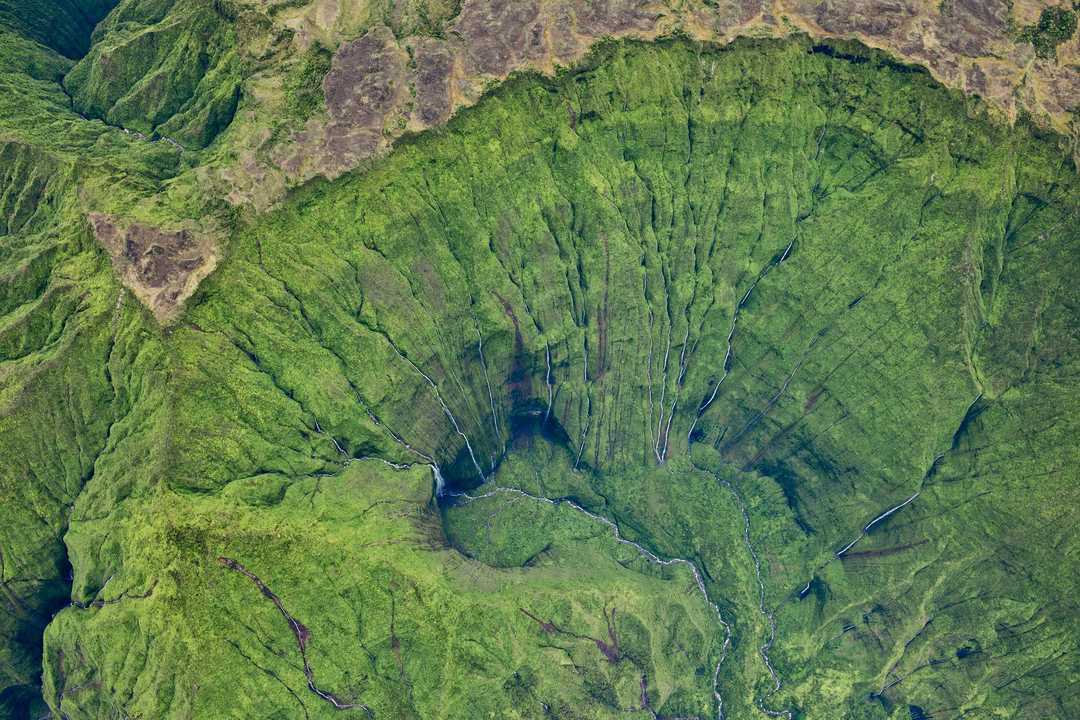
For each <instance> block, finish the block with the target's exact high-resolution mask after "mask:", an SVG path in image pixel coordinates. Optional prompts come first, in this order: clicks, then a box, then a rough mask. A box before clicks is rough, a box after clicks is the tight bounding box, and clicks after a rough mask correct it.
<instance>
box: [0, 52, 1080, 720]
mask: <svg viewBox="0 0 1080 720" xmlns="http://www.w3.org/2000/svg"><path fill="white" fill-rule="evenodd" d="M102 132H103V133H104V132H107V131H105V130H102ZM103 137H112V136H103ZM140 147H141V146H140ZM4 152H5V153H8V154H5V155H4V156H3V157H8V156H9V155H10V157H12V158H13V160H12V162H11V163H9V164H6V165H5V168H8V167H10V168H12V169H11V170H7V169H5V174H4V175H3V177H12V178H17V179H16V180H14V181H10V182H8V186H11V187H15V188H16V189H17V192H19V193H20V195H25V198H26V199H21V200H16V201H10V200H7V199H5V200H4V202H2V203H0V208H4V213H5V214H4V217H5V218H7V219H6V220H4V222H5V223H6V224H7V225H8V226H9V227H17V228H19V229H18V230H17V231H16V232H14V233H13V234H9V235H8V236H5V244H4V247H5V253H7V254H6V255H5V256H4V259H3V263H4V268H5V269H6V270H7V269H8V268H10V271H9V272H11V274H12V275H11V276H12V278H13V281H12V282H11V283H10V287H11V288H12V290H10V291H9V290H7V289H6V288H7V286H5V293H7V294H8V296H10V297H11V298H12V300H11V301H10V302H8V301H6V300H5V302H6V303H7V304H6V305H5V310H6V314H5V315H4V319H3V322H4V323H5V327H10V328H12V330H11V331H10V335H8V336H9V337H11V338H13V339H12V340H11V341H10V342H9V343H8V345H9V347H10V348H12V349H11V350H9V351H8V352H7V354H6V355H5V356H4V359H3V365H2V366H0V367H2V370H0V372H2V373H3V374H2V375H0V378H2V379H3V382H4V385H3V393H4V395H2V396H0V397H4V398H6V399H7V402H8V405H7V406H6V407H5V410H4V414H3V415H2V418H0V422H3V423H5V431H4V432H3V433H2V434H0V449H2V455H0V457H2V458H3V459H4V463H3V464H2V465H0V467H2V470H0V472H3V473H5V474H4V475H2V476H0V477H2V478H3V485H2V486H0V487H2V488H3V492H4V493H5V495H4V512H5V516H8V515H10V517H11V518H12V522H11V523H9V524H8V526H7V527H10V528H13V529H12V530H10V531H9V533H8V535H7V536H3V535H0V548H3V550H4V552H5V565H4V569H3V573H4V574H3V579H4V589H5V590H6V591H10V593H9V594H10V595H11V596H12V597H14V598H15V600H14V601H12V602H10V603H9V606H10V608H13V609H11V610H10V612H7V611H5V612H6V613H7V614H5V615H4V616H3V617H4V618H5V620H4V622H5V623H8V624H7V625H5V626H3V627H4V632H5V633H6V635H5V637H10V638H13V639H17V642H16V641H15V640H11V641H8V642H7V644H6V647H8V648H15V650H16V651H15V652H12V651H10V650H9V651H8V653H9V654H8V655H7V656H5V658H4V665H3V667H4V668H5V669H6V668H7V667H9V666H10V667H11V668H13V670H12V671H11V672H9V673H8V674H9V678H8V679H7V680H6V684H7V685H10V686H11V688H12V689H10V690H9V691H8V692H7V696H6V698H5V699H6V700H7V701H8V703H9V705H8V706H9V707H12V708H14V707H20V708H22V710H21V712H28V710H27V709H26V708H27V707H28V705H27V702H26V701H25V697H27V696H29V694H30V690H29V689H28V688H31V687H32V686H33V684H34V682H35V677H34V672H33V670H34V668H33V666H34V660H35V658H34V652H35V650H36V647H35V646H34V644H33V640H34V639H35V638H37V639H38V641H40V635H41V632H40V628H41V627H42V626H43V625H44V624H45V623H46V622H47V621H48V620H49V614H50V612H51V611H53V610H54V609H56V607H58V605H59V604H60V598H61V596H62V595H63V594H65V592H67V588H66V586H65V583H66V582H70V597H71V600H72V601H73V605H72V606H70V607H67V608H65V609H63V610H61V611H60V612H59V613H58V614H57V615H56V616H55V617H54V618H53V619H52V621H51V623H49V627H48V629H47V630H46V631H45V640H44V658H43V663H44V698H45V701H46V702H47V703H48V704H49V706H50V708H51V711H52V712H53V713H54V714H56V715H58V716H59V715H64V716H67V717H70V718H95V717H111V716H124V715H127V716H143V717H163V718H164V717H177V718H179V717H252V716H259V717H263V716H266V717H300V716H304V717H313V716H315V717H322V716H327V717H364V716H366V715H369V714H374V715H375V716H376V717H422V718H429V717H477V716H493V717H529V718H532V717H536V718H540V717H567V718H569V717H590V718H592V717H614V716H616V715H627V714H629V715H631V716H635V715H636V716H639V717H657V716H660V717H685V716H693V717H715V716H716V714H717V710H718V708H717V704H716V703H715V702H714V700H715V698H714V697H713V691H714V689H715V691H716V692H718V693H719V695H720V697H721V698H723V703H724V704H723V707H724V711H725V713H726V716H727V717H732V718H741V717H753V716H755V715H757V714H759V713H761V712H762V709H763V708H764V709H766V710H770V711H772V712H780V711H782V710H786V709H788V708H790V710H789V712H790V713H791V714H792V716H801V717H813V718H832V717H865V718H879V719H881V718H892V719H893V720H895V719H896V718H918V717H929V716H933V717H936V718H944V717H954V716H964V717H968V718H973V717H978V718H983V717H985V718H990V717H1017V718H1042V717H1055V718H1057V717H1060V718H1069V717H1072V716H1074V715H1076V714H1077V704H1078V703H1080V695H1078V693H1077V688H1078V687H1080V685H1078V684H1077V683H1078V680H1080V668H1078V666H1077V659H1076V658H1077V650H1078V647H1077V645H1078V640H1080V638H1078V636H1077V634H1076V631H1075V626H1076V619H1077V617H1078V612H1077V608H1076V604H1075V600H1074V597H1075V595H1076V589H1077V588H1076V577H1077V574H1076V573H1075V572H1073V569H1074V568H1075V564H1076V551H1077V546H1076V539H1075V535H1074V534H1072V533H1070V531H1069V529H1070V528H1071V527H1072V524H1073V522H1074V520H1075V516H1076V513H1077V507H1078V504H1077V496H1076V492H1077V491H1076V488H1075V477H1076V475H1075V470H1073V468H1074V467H1075V463H1076V457H1075V456H1076V454H1077V441H1076V437H1077V427H1076V424H1077V422H1078V416H1077V412H1076V400H1075V398H1076V397H1077V393H1076V390H1077V379H1076V378H1077V375H1076V366H1075V363H1076V362H1077V361H1076V359H1075V358H1076V357H1078V353H1077V351H1078V349H1080V348H1077V332H1078V330H1077V327H1078V325H1077V314H1076V313H1077V296H1076V292H1077V290H1076V289H1075V283H1073V282H1072V276H1073V275H1074V274H1075V270H1076V260H1075V252H1074V248H1075V245H1076V242H1077V234H1078V230H1077V228H1078V227H1080V223H1078V220H1080V218H1078V210H1080V203H1078V199H1077V197H1078V196H1077V178H1076V172H1075V168H1074V167H1073V166H1072V165H1071V164H1070V163H1069V162H1067V161H1065V160H1063V158H1062V157H1061V155H1060V154H1059V153H1058V151H1057V150H1055V148H1054V145H1053V144H1052V142H1051V141H1050V140H1049V139H1046V138H1040V137H1038V136H1037V135H1036V134H1034V133H1033V132H1032V131H1031V130H1030V129H1028V128H1027V127H1024V126H1021V127H1019V128H1016V129H1008V128H1004V127H1001V126H998V125H995V124H993V123H991V122H990V121H988V120H986V119H985V118H984V117H983V116H982V115H981V114H980V108H979V106H978V104H977V103H973V102H965V101H963V100H962V99H960V98H959V97H957V96H955V95H953V94H951V93H949V92H946V91H945V90H943V89H941V88H940V87H939V86H937V85H936V84H935V83H933V82H932V81H931V80H930V79H929V77H928V76H926V75H925V74H923V73H920V72H917V71H913V70H912V69H910V68H907V67H904V66H898V65H895V64H893V63H890V62H888V61H886V60H884V59H883V58H882V57H881V56H879V55H876V54H873V53H868V52H867V51H865V50H862V49H859V48H856V47H846V46H813V45H811V44H810V43H808V42H788V43H751V42H745V43H738V44H736V45H734V46H732V47H731V48H729V49H727V50H722V51H721V50H716V49H711V48H708V47H702V46H698V45H694V44H691V43H687V42H668V43H661V44H657V45H611V46H608V47H605V48H604V49H603V51H602V52H599V53H597V54H596V55H595V56H594V57H593V59H592V61H591V63H590V65H589V66H587V67H583V68H581V69H579V70H576V71H574V72H566V73H563V74H561V75H560V76H559V77H557V78H556V79H554V80H542V79H537V78H532V77H528V78H519V79H517V80H515V81H512V82H511V83H509V84H507V85H506V86H504V87H503V88H501V89H499V90H497V91H495V92H493V93H492V94H491V95H490V96H489V97H487V98H486V99H485V100H484V101H483V102H482V103H481V104H480V105H479V106H477V107H476V108H475V109H473V110H469V111H466V112H464V113H462V114H461V115H460V116H459V117H458V118H456V119H455V120H454V121H452V122H451V123H450V124H449V125H448V126H447V127H446V128H445V129H444V130H440V131H437V132H434V133H430V134H427V135H424V136H422V137H418V138H414V139H411V140H409V141H406V142H402V143H399V145H398V147H397V148H396V149H395V151H394V153H393V154H392V155H391V156H390V157H388V158H387V159H385V160H384V161H382V162H380V163H379V164H378V165H377V166H375V167H374V168H372V169H371V170H370V171H369V172H367V173H365V174H363V175H358V176H346V177H343V178H341V179H339V180H338V181H335V182H332V183H315V184H311V185H309V186H307V187H305V188H304V189H302V190H301V191H299V192H297V193H296V194H295V196H294V197H293V198H292V199H291V200H290V201H289V202H288V203H287V204H286V205H285V206H284V207H282V208H281V209H279V210H278V211H276V212H274V213H272V214H270V215H268V216H264V217H260V218H256V219H253V220H251V221H249V222H247V223H246V224H245V226H244V227H243V228H241V229H240V231H239V232H238V233H237V234H236V235H235V236H234V237H233V238H232V239H231V240H230V245H229V247H228V251H227V256H226V257H225V259H224V260H223V262H222V263H221V264H220V266H219V268H218V270H217V271H216V272H215V274H214V275H212V276H211V277H210V278H208V279H207V280H206V281H205V282H204V284H203V285H202V287H201V289H200V291H199V293H198V294H197V295H196V296H195V297H194V298H193V299H192V301H190V303H189V307H188V309H187V310H186V312H185V314H184V315H183V316H182V317H181V318H180V319H179V320H178V321H177V322H176V323H175V324H174V325H173V326H172V327H171V328H170V329H168V330H167V331H161V330H158V329H157V328H156V326H155V325H154V324H153V322H152V321H151V320H150V319H149V318H148V316H147V315H145V313H141V312H138V311H137V310H136V307H135V305H134V304H133V303H132V301H130V300H126V299H125V298H126V296H125V295H122V294H121V292H120V290H119V289H118V287H117V284H116V283H115V281H113V280H112V276H111V274H110V272H109V267H108V264H107V260H106V258H105V256H104V254H103V253H102V252H101V251H100V250H97V249H95V248H94V247H93V246H92V245H91V244H90V243H89V242H88V241H87V239H88V237H89V235H88V229H87V226H86V224H85V222H84V221H82V219H81V217H80V216H79V214H78V213H77V212H74V211H68V212H66V213H65V211H64V208H65V207H70V206H65V205H64V204H63V201H64V198H70V195H69V194H60V196H59V199H58V200H56V201H55V203H56V205H55V208H54V209H51V210H50V209H49V208H50V207H52V206H50V205H49V204H48V203H49V202H53V201H52V200H50V198H51V197H52V196H51V195H50V192H49V188H50V187H53V185H51V183H54V182H58V181H56V180H51V179H50V178H54V177H63V175H62V173H64V172H69V170H65V168H68V167H73V168H75V169H78V168H79V167H80V166H79V165H78V164H77V163H76V164H71V161H70V160H69V158H68V157H67V156H66V155H64V154H63V153H60V154H58V155H57V158H56V159H55V160H53V161H50V163H45V162H42V161H41V160H39V159H34V160H33V162H29V161H28V160H27V159H26V158H29V157H31V155H29V154H28V153H30V154H32V153H33V152H34V151H33V150H32V149H30V150H27V149H24V148H21V147H12V148H11V149H10V150H5V151H4ZM155 152H156V151H155ZM142 157H146V158H157V157H158V156H157V155H145V156H144V155H138V156H136V157H133V158H130V159H129V160H126V161H125V162H127V161H130V162H135V161H136V158H142ZM162 157H164V156H163V155H162ZM19 158H22V160H20V159H19ZM147 162H149V160H147ZM65 163H67V164H65ZM27 167H32V168H33V170H25V169H23V170H21V169H19V168H27ZM155 167H156V166H155ZM50 168H55V169H53V170H50ZM95 177H96V176H95ZM35 187H36V188H40V190H31V191H26V192H24V190H23V189H24V188H35ZM61 187H65V188H70V187H71V186H70V185H63V186H61ZM4 192H5V194H4V197H5V198H8V197H10V194H9V192H8V191H7V190H5V191H4ZM33 198H38V199H37V200H34V199H33ZM33 208H43V209H42V210H40V212H39V211H36V210H34V209H33ZM35 218H52V220H51V221H50V222H51V223H52V224H49V223H45V224H44V225H37V224H35V223H39V222H45V221H44V219H35ZM39 227H40V228H42V229H40V230H39V229H37V228H39ZM39 247H40V248H42V249H41V250H35V249H34V248H39ZM8 248H12V249H11V250H9V249H8ZM41 252H46V253H47V254H46V255H45V256H43V257H40V258H39V255H40V253H41ZM15 279H17V281H16V280H15ZM50 303H51V304H50ZM46 306H47V307H55V308H57V309H56V310H55V311H50V312H48V313H46V312H45V311H44V310H42V309H41V308H42V307H46ZM31 319H33V321H32V322H31ZM27 353H29V354H27ZM27 367H30V368H32V369H33V372H32V373H28V372H26V371H25V369H26V368H27ZM27 378H31V379H30V380H27ZM349 460H355V461H354V462H347V461H349ZM380 461H389V462H390V463H393V465H394V466H391V465H386V464H384V463H383V462H380ZM431 465H435V466H437V467H438V468H439V469H440V473H439V475H440V477H441V478H443V479H444V480H445V482H446V483H447V484H448V489H449V490H451V491H460V490H463V489H469V488H476V489H473V490H471V491H470V492H471V493H472V494H473V495H474V496H480V495H484V496H486V497H477V499H475V500H472V501H469V500H467V499H463V498H459V499H458V501H457V504H453V505H451V506H450V507H446V508H443V511H442V512H438V511H437V508H436V505H435V503H434V499H433V497H432V490H433V479H432V473H431V470H430V469H429V467H428V466H431ZM395 466H402V467H395ZM405 466H407V467H405ZM492 486H501V487H504V488H505V487H516V488H520V489H522V490H525V491H527V492H528V493H529V494H530V495H535V496H537V497H547V498H556V497H572V498H575V500H576V503H577V504H575V505H571V504H568V503H563V504H560V505H550V504H548V503H545V502H543V501H542V500H535V499H532V498H529V497H525V496H520V495H514V494H513V493H507V492H501V491H500V492H492V493H489V492H486V491H489V490H492ZM515 498H516V499H515ZM581 509H585V510H588V511H590V512H594V513H597V514H598V515H599V516H601V517H606V518H610V519H612V520H614V521H615V522H617V523H618V524H619V527H620V533H621V536H622V537H624V538H627V539H630V540H632V541H633V542H635V543H638V544H639V545H640V547H634V546H632V545H627V544H625V543H619V542H616V540H615V539H614V535H613V533H612V531H611V528H610V527H609V526H607V525H606V524H604V523H603V522H602V521H598V520H596V519H595V518H592V517H590V516H589V515H587V514H586V513H584V512H582V511H581ZM889 511H892V512H889ZM14 523H22V525H21V526H19V527H24V528H26V529H15V528H17V526H16V524H14ZM35 533H36V534H35ZM61 535H63V538H64V548H66V551H67V554H66V558H67V560H68V561H69V562H70V565H71V574H70V580H67V577H68V576H66V574H65V569H66V568H65V565H64V563H65V555H64V554H63V552H61V547H60V546H59V545H58V544H57V539H58V538H59V537H60V536H61ZM855 540H857V542H856V543H855V544H854V545H851V542H852V541H855ZM40 548H45V550H41V549H40ZM643 551H647V552H648V553H655V555H656V557H657V558H680V559H684V560H686V561H688V562H689V563H691V564H692V565H693V567H694V568H695V569H696V570H697V572H698V573H699V574H700V577H701V579H702V580H701V582H702V585H703V586H704V587H705V589H706V590H707V592H708V596H709V600H710V601H711V602H713V603H715V604H716V606H717V608H718V609H719V611H720V613H719V616H718V615H717V613H716V612H715V609H714V608H713V606H712V605H710V604H709V602H706V598H705V597H704V596H703V595H702V594H701V593H700V590H699V586H698V583H697V580H696V579H695V575H694V572H693V570H691V565H688V564H686V563H674V564H670V565H664V564H661V563H658V562H654V561H652V560H651V559H650V558H651V557H652V556H650V555H648V554H646V553H645V552H643ZM9 557H10V558H13V562H14V564H11V562H9V561H8V558H9ZM18 605H22V606H23V607H22V608H21V609H20V608H18V607H17V606H18ZM725 624H726V625H727V626H728V627H727V628H726V627H725ZM774 628H775V629H774ZM729 631H730V645H727V646H726V645H725V642H726V640H727V638H728V637H729V636H728V632H729ZM763 646H764V647H765V648H766V652H765V653H764V655H763V654H762V653H761V652H759V648H761V647H763ZM725 647H727V652H726V653H725ZM9 657H10V658H11V659H10V660H9V659H8V658H9ZM721 658H723V659H724V662H723V663H721V664H720V666H719V668H720V670H719V675H718V682H717V683H716V687H715V688H714V687H713V672H714V671H715V669H716V667H717V663H718V662H719V661H720V660H721ZM773 672H775V673H776V678H778V679H779V681H780V682H781V686H780V689H779V691H776V692H773V688H774V687H775V683H776V681H775V680H774V677H773ZM20 703H21V704H20ZM12 712H13V713H14V712H15V710H12Z"/></svg>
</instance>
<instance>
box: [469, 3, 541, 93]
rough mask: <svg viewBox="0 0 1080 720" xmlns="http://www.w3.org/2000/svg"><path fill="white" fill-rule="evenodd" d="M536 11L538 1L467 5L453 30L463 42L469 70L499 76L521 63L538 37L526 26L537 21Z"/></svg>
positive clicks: (538, 7) (538, 9)
mask: <svg viewBox="0 0 1080 720" xmlns="http://www.w3.org/2000/svg"><path fill="white" fill-rule="evenodd" d="M539 12H540V6H539V4H538V2H537V0H525V1H524V2H516V1H515V0H482V1H481V2H468V3H466V4H465V6H464V7H463V8H462V10H461V15H460V16H458V20H457V23H456V24H455V26H454V31H455V32H456V33H458V34H460V35H461V36H462V37H463V38H464V40H465V45H466V48H467V49H466V56H467V58H468V61H469V64H470V66H471V69H472V70H473V71H474V72H478V73H484V74H488V75H498V74H502V73H505V72H507V70H508V69H509V68H510V67H511V66H512V65H514V64H516V63H518V62H520V61H521V59H522V58H523V57H524V56H525V55H527V53H528V50H529V49H530V48H532V47H535V45H536V37H537V35H536V34H534V33H530V32H529V24H530V23H532V22H533V21H534V20H536V18H537V15H538V14H539Z"/></svg>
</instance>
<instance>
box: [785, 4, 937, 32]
mask: <svg viewBox="0 0 1080 720" xmlns="http://www.w3.org/2000/svg"><path fill="white" fill-rule="evenodd" d="M806 9H809V8H806ZM915 12H916V8H915V6H914V5H912V4H911V3H910V1H909V0H908V1H905V0H881V1H880V2H876V3H874V4H867V3H864V2H860V0H826V2H823V3H820V4H818V5H816V6H815V7H814V8H813V11H812V12H810V13H808V14H809V15H810V16H811V17H813V18H814V20H815V22H816V23H817V24H818V25H819V26H820V27H821V28H822V29H824V30H826V31H828V32H830V33H838V34H846V33H861V34H864V35H868V36H870V37H884V36H887V35H890V34H892V33H894V32H895V31H896V30H898V29H899V28H900V27H901V26H902V25H903V24H904V23H905V22H906V21H908V20H909V19H910V18H912V17H913V16H914V15H915Z"/></svg>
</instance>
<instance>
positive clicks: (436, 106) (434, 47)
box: [413, 38, 454, 125]
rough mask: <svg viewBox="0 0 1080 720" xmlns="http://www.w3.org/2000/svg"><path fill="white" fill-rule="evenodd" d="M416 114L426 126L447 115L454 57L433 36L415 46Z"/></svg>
mask: <svg viewBox="0 0 1080 720" xmlns="http://www.w3.org/2000/svg"><path fill="white" fill-rule="evenodd" d="M415 58H416V70H415V71H414V74H413V82H414V83H415V85H416V101H417V105H418V106H417V115H418V116H419V117H420V120H421V122H423V123H425V124H426V125H436V124H438V123H441V122H444V121H446V119H447V118H449V117H450V111H451V110H452V109H453V104H452V102H451V99H450V78H451V74H452V73H453V69H454V57H453V55H451V53H450V50H449V49H448V48H447V47H446V44H445V43H444V42H442V41H440V40H435V39H432V38H422V39H420V40H418V41H417V43H416V47H415Z"/></svg>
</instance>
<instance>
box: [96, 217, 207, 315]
mask: <svg viewBox="0 0 1080 720" xmlns="http://www.w3.org/2000/svg"><path fill="white" fill-rule="evenodd" d="M88 219H89V221H90V225H91V227H92V228H93V231H94V236H95V237H96V238H97V240H98V242H100V243H101V245H102V246H103V247H104V248H105V249H106V250H107V251H108V253H109V254H110V255H111V256H112V259H113V265H114V266H115V267H116V270H117V273H118V274H119V276H120V279H121V281H122V282H123V283H124V284H125V285H126V286H127V287H128V288H129V289H130V290H131V291H132V292H134V293H135V295H136V296H138V298H139V299H140V300H142V301H143V303H144V304H145V305H146V306H147V307H148V308H150V310H151V311H152V312H153V313H154V315H155V316H157V317H158V319H159V320H167V319H169V318H171V317H172V315H173V314H174V313H175V312H176V311H177V310H179V308H180V306H181V304H182V303H183V302H184V300H186V299H187V298H188V297H189V296H190V295H191V293H192V292H194V291H195V288H196V286H197V285H198V283H199V281H200V280H201V279H202V278H203V277H205V276H206V275H207V274H209V272H210V270H212V269H213V267H214V265H215V263H216V257H215V256H214V253H213V251H212V249H211V248H210V246H209V244H208V243H206V242H204V241H201V240H200V239H199V237H198V236H197V235H196V234H195V233H194V232H192V231H191V230H189V229H180V230H173V231H168V230H161V229H159V228H155V227H152V226H149V225H145V224H142V223H131V224H129V225H127V226H124V225H123V224H122V223H121V221H120V220H119V219H117V218H114V217H110V216H108V215H104V214H101V213H91V214H90V216H89V218H88Z"/></svg>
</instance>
